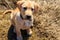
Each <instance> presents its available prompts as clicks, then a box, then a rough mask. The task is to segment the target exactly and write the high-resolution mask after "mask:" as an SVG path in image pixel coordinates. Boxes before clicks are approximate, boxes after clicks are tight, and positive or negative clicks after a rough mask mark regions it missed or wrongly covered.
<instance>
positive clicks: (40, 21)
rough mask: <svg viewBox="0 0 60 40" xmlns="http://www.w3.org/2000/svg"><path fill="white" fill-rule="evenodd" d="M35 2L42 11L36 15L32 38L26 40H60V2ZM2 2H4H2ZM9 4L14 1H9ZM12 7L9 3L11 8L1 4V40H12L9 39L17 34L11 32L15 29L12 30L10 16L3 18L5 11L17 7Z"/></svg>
mask: <svg viewBox="0 0 60 40" xmlns="http://www.w3.org/2000/svg"><path fill="white" fill-rule="evenodd" d="M15 1H16V0H15ZM15 1H14V2H15ZM34 1H36V2H37V3H39V4H40V10H39V12H38V13H36V14H34V26H33V28H32V31H33V34H32V36H31V37H29V38H26V37H25V38H24V40H60V0H34ZM0 2H2V0H0ZM8 2H13V1H12V0H9V1H8ZM8 2H7V4H8ZM9 5H10V6H9ZM12 5H13V4H11V3H9V4H8V6H9V7H8V8H7V6H4V5H3V3H2V4H0V40H10V39H8V38H9V37H10V35H15V33H13V31H11V30H13V28H12V29H10V28H11V22H10V14H7V15H5V16H4V18H3V17H2V14H3V12H4V11H5V10H7V9H12V8H14V7H15V6H14V5H13V6H14V7H13V6H12ZM9 31H10V32H9ZM15 36H16V35H15ZM13 40H14V39H13Z"/></svg>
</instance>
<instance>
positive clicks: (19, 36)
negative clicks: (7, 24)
mask: <svg viewBox="0 0 60 40" xmlns="http://www.w3.org/2000/svg"><path fill="white" fill-rule="evenodd" d="M15 29H16V34H17V40H23V38H22V35H21V31H20V29H19V27H16V28H15Z"/></svg>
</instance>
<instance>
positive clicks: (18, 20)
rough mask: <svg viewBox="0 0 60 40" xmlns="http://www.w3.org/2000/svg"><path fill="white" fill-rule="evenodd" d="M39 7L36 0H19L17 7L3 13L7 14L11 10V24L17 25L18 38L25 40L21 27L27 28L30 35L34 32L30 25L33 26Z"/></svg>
mask: <svg viewBox="0 0 60 40" xmlns="http://www.w3.org/2000/svg"><path fill="white" fill-rule="evenodd" d="M39 8H40V7H39V5H38V4H37V3H35V2H34V1H29V0H28V1H18V2H17V7H16V9H14V10H7V11H5V12H4V13H3V15H5V14H7V13H8V12H11V24H12V25H14V26H15V27H14V28H15V32H16V34H17V40H23V38H22V35H21V32H20V29H22V30H27V32H28V34H29V35H31V34H32V31H31V29H30V27H31V26H33V21H34V19H33V14H35V12H37V11H38V10H39Z"/></svg>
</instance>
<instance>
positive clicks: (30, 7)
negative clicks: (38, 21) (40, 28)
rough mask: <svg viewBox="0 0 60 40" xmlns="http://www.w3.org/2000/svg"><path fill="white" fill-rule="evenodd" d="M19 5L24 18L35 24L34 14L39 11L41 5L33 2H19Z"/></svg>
mask: <svg viewBox="0 0 60 40" xmlns="http://www.w3.org/2000/svg"><path fill="white" fill-rule="evenodd" d="M17 5H18V8H19V10H20V12H21V13H20V14H21V15H22V17H23V18H24V19H25V20H28V21H30V22H32V23H33V14H34V12H36V11H37V10H38V9H39V5H38V4H37V3H35V2H33V1H18V2H17Z"/></svg>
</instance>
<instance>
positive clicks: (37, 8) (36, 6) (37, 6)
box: [34, 3, 40, 13]
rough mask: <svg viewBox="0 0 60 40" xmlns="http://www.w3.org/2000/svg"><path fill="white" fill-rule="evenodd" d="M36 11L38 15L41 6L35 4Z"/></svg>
mask: <svg viewBox="0 0 60 40" xmlns="http://www.w3.org/2000/svg"><path fill="white" fill-rule="evenodd" d="M34 9H35V13H36V12H38V11H39V9H40V6H39V4H37V3H34Z"/></svg>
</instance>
